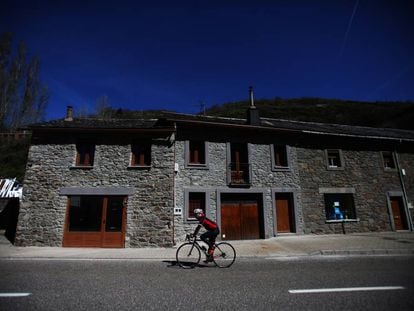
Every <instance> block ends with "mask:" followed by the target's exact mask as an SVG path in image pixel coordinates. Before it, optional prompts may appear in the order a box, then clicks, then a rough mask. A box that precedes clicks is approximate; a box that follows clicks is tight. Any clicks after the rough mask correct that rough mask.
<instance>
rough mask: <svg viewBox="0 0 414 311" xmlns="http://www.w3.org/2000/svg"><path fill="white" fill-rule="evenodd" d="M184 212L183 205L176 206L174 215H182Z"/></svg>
mask: <svg viewBox="0 0 414 311" xmlns="http://www.w3.org/2000/svg"><path fill="white" fill-rule="evenodd" d="M182 214H183V209H182V208H181V207H174V216H181V215H182Z"/></svg>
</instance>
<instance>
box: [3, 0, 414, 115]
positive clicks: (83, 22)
mask: <svg viewBox="0 0 414 311" xmlns="http://www.w3.org/2000/svg"><path fill="white" fill-rule="evenodd" d="M2 3H3V4H1V7H0V32H4V31H11V32H13V33H14V36H15V39H16V41H20V40H24V41H25V42H26V44H27V46H28V48H29V50H30V52H32V53H34V54H37V55H39V56H40V58H41V62H42V69H41V70H42V79H43V81H44V82H46V83H47V84H48V86H49V88H50V92H51V98H50V102H49V109H48V112H47V117H48V118H60V117H62V116H63V115H64V113H65V107H66V105H68V104H72V105H73V106H74V107H75V109H85V108H86V107H88V109H89V111H92V110H93V107H94V105H95V102H96V100H97V99H98V98H99V97H101V96H103V95H106V96H108V97H109V102H110V104H111V106H113V107H122V108H129V109H136V110H138V109H170V110H175V111H179V112H187V113H196V112H198V110H199V104H200V102H203V103H204V104H205V105H207V106H211V105H213V104H220V103H225V102H229V101H237V100H243V99H247V96H248V87H249V85H253V86H254V90H255V97H256V98H274V97H282V98H293V97H324V98H339V99H351V100H360V101H377V100H378V101H388V100H414V2H413V1H411V0H388V1H385V0H384V1H382V0H359V1H358V0H326V1H316V0H315V1H312V0H303V1H299V0H285V1H278V0H274V1H264V0H263V1H261V0H255V1H253V0H252V1H226V0H222V1H214V0H211V1H207V0H205V1H197V0H193V1H179V0H176V1H156V0H155V1H122V0H118V1H102V0H101V1H87V0H85V1H76V0H74V1H59V0H55V1H36V0H30V1H21V0H6V1H4V0H3V1H2Z"/></svg>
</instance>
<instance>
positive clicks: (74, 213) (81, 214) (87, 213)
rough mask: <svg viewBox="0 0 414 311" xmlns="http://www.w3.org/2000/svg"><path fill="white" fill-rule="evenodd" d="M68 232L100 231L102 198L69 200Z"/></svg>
mask: <svg viewBox="0 0 414 311" xmlns="http://www.w3.org/2000/svg"><path fill="white" fill-rule="evenodd" d="M69 202H70V206H69V228H68V229H69V231H101V222H102V208H103V198H102V197H88V196H73V197H70V198H69Z"/></svg>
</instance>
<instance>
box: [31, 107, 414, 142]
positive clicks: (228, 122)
mask: <svg viewBox="0 0 414 311" xmlns="http://www.w3.org/2000/svg"><path fill="white" fill-rule="evenodd" d="M173 122H177V123H181V124H189V125H191V124H198V125H201V126H203V125H210V126H217V127H221V126H225V127H243V128H250V129H264V130H266V129H267V130H281V131H291V132H296V133H303V134H314V135H331V136H349V137H365V138H377V139H391V140H404V141H412V142H414V131H408V130H400V129H391V128H373V127H363V126H354V125H342V124H328V123H316V122H302V121H291V120H283V119H271V118H261V122H260V124H259V125H248V124H246V119H236V118H224V117H214V116H200V115H189V114H179V113H171V112H168V113H165V114H164V115H163V116H162V117H161V118H159V119H93V118H74V119H73V121H65V120H64V119H58V120H52V121H49V122H44V123H38V124H33V125H31V126H29V129H34V130H36V129H37V130H39V129H43V130H48V129H50V130H53V129H67V130H70V129H78V130H79V129H85V130H93V129H96V130H100V129H105V130H111V129H113V130H119V129H131V130H133V129H149V130H150V129H165V130H173Z"/></svg>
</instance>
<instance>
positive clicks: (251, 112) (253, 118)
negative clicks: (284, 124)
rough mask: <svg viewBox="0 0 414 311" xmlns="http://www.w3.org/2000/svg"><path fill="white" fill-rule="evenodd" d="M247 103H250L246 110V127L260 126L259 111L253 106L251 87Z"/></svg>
mask: <svg viewBox="0 0 414 311" xmlns="http://www.w3.org/2000/svg"><path fill="white" fill-rule="evenodd" d="M249 101H250V107H249V109H248V110H247V124H248V125H260V116H259V110H257V107H256V106H255V105H254V99H253V87H252V86H250V87H249Z"/></svg>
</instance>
